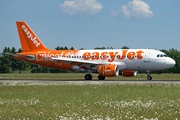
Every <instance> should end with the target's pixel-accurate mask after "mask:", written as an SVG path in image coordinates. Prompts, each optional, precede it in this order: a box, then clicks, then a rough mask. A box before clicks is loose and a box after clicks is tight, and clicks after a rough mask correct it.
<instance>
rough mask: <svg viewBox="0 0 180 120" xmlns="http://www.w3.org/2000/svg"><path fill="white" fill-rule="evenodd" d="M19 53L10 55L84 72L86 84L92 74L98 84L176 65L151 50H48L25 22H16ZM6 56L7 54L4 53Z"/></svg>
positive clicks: (161, 53)
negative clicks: (112, 78) (94, 74)
mask: <svg viewBox="0 0 180 120" xmlns="http://www.w3.org/2000/svg"><path fill="white" fill-rule="evenodd" d="M16 25H17V29H18V34H19V38H20V43H21V47H22V52H21V53H16V54H10V53H9V54H10V55H13V56H14V58H16V59H19V60H23V61H26V62H30V63H34V64H39V65H43V66H47V67H52V68H57V69H65V70H78V71H86V72H87V74H86V75H85V76H84V78H85V80H92V75H91V73H98V74H99V75H98V79H99V80H105V77H114V76H118V75H120V76H125V77H132V76H136V74H137V71H138V70H146V71H147V79H148V80H151V79H152V77H151V76H150V71H151V70H162V69H167V68H170V67H172V66H174V65H175V61H174V60H173V59H172V58H170V57H168V56H167V55H166V54H165V53H163V52H161V51H158V50H153V49H112V50H109V49H108V50H50V49H48V48H47V47H46V46H45V45H44V44H43V43H42V42H41V41H40V39H39V38H38V37H37V35H36V34H35V33H34V32H33V31H32V29H31V28H30V27H29V26H28V25H27V23H26V22H24V21H19V22H16ZM7 54H8V53H7Z"/></svg>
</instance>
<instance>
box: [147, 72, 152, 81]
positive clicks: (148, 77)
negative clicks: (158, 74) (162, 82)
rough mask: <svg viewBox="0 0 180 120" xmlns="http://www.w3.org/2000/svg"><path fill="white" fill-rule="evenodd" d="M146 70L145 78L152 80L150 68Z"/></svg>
mask: <svg viewBox="0 0 180 120" xmlns="http://www.w3.org/2000/svg"><path fill="white" fill-rule="evenodd" d="M146 72H147V80H152V77H151V76H150V70H146Z"/></svg>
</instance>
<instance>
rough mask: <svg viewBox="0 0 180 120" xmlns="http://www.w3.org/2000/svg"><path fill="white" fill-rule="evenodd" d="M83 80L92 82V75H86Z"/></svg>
mask: <svg viewBox="0 0 180 120" xmlns="http://www.w3.org/2000/svg"><path fill="white" fill-rule="evenodd" d="M84 79H85V80H92V75H91V74H86V75H85V76H84Z"/></svg>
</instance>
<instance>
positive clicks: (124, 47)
mask: <svg viewBox="0 0 180 120" xmlns="http://www.w3.org/2000/svg"><path fill="white" fill-rule="evenodd" d="M121 49H129V47H128V46H123V47H122V48H121Z"/></svg>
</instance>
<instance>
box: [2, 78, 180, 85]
mask: <svg viewBox="0 0 180 120" xmlns="http://www.w3.org/2000/svg"><path fill="white" fill-rule="evenodd" d="M0 83H3V84H9V85H16V84H17V85H20V84H22V85H23V84H24V85H34V84H36V85H53V84H54V85H63V84H75V85H86V84H94V85H101V84H180V80H104V81H98V80H88V81H87V80H40V79H39V80H13V79H11V80H0Z"/></svg>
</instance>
